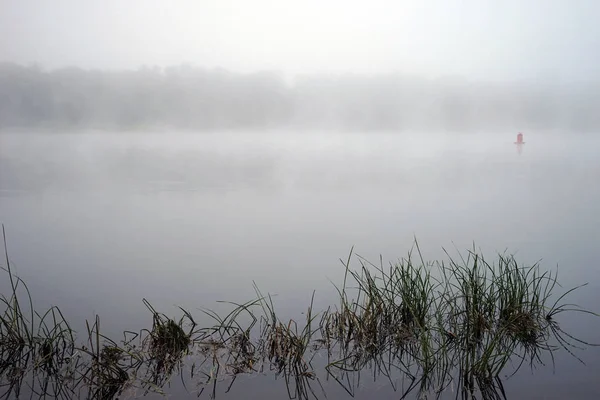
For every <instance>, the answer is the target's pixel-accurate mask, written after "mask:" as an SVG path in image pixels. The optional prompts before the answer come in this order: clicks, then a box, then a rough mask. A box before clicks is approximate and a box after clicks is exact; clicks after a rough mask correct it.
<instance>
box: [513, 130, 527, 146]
mask: <svg viewBox="0 0 600 400" xmlns="http://www.w3.org/2000/svg"><path fill="white" fill-rule="evenodd" d="M524 143H525V142H524V141H523V134H522V133H521V132H519V134H518V135H517V141H516V142H515V144H524Z"/></svg>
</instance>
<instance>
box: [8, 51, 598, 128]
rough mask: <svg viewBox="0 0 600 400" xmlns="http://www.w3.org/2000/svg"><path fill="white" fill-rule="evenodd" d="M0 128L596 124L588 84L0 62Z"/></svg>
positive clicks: (592, 87)
mask: <svg viewBox="0 0 600 400" xmlns="http://www.w3.org/2000/svg"><path fill="white" fill-rule="evenodd" d="M0 93H1V94H2V96H0V131H14V130H17V129H21V130H38V129H39V130H47V131H49V132H52V131H64V130H72V131H78V132H79V131H84V130H87V129H91V130H94V129H97V130H106V131H125V132H128V131H146V130H148V129H150V130H152V129H158V130H164V131H179V130H184V131H195V132H199V131H207V132H209V131H227V130H243V131H244V130H253V129H260V130H263V129H290V128H291V129H294V128H297V129H299V130H304V129H311V130H312V129H324V130H327V131H329V130H341V131H359V132H363V131H368V132H376V131H391V132H415V131H423V132H428V131H449V132H473V133H476V132H480V131H488V130H489V129H490V127H494V129H497V130H499V131H509V132H515V133H516V132H517V131H523V130H524V131H544V132H547V131H549V130H556V131H564V132H571V131H578V132H597V131H598V128H599V127H600V119H599V118H598V117H597V112H596V111H597V104H598V101H599V97H598V93H600V82H598V81H587V82H586V81H583V82H571V83H569V84H565V83H564V82H560V81H553V80H545V81H544V80H539V81H535V82H532V81H527V82H524V81H521V82H519V81H513V82H501V81H498V82H485V81H475V80H471V79H469V78H468V77H457V76H445V77H439V78H432V79H429V78H425V77H419V76H413V75H406V74H400V73H389V74H378V75H358V74H343V73H340V74H314V75H300V76H296V77H294V78H293V83H292V82H291V81H290V80H289V79H286V77H285V76H284V75H283V74H282V73H279V72H276V71H258V72H255V73H239V72H234V71H228V70H225V69H222V68H203V67H196V66H191V65H179V66H171V67H165V68H158V67H141V68H139V69H137V70H94V69H82V68H77V67H68V68H60V69H44V68H42V67H40V66H35V65H32V66H24V65H19V64H13V63H2V62H0Z"/></svg>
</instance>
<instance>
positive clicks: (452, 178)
mask: <svg viewBox="0 0 600 400" xmlns="http://www.w3.org/2000/svg"><path fill="white" fill-rule="evenodd" d="M599 4H600V3H598V2H597V1H594V0H578V1H577V2H576V6H575V7H574V6H573V4H571V3H568V2H564V1H560V0H531V1H527V2H523V1H521V0H506V1H502V2H493V1H488V2H484V1H480V0H466V1H460V2H451V1H445V0H422V1H388V0H370V1H369V2H359V1H353V0H344V1H341V0H331V1H328V2H322V1H316V0H305V1H302V2H294V3H292V2H278V1H271V0H253V1H251V2H249V1H240V0H219V1H201V2H198V1H188V0H182V1H178V2H160V1H147V0H131V1H128V2H122V1H116V0H105V1H103V2H82V1H80V0H77V1H75V0H60V1H38V0H35V1H31V0H19V1H16V0H5V1H3V2H2V6H0V9H1V11H0V222H1V223H3V224H4V226H5V228H6V232H7V240H8V250H9V255H10V259H11V268H12V269H13V270H14V272H16V274H17V275H18V276H20V277H21V278H23V279H24V280H25V282H26V283H27V285H28V287H29V289H30V290H31V293H32V296H33V299H34V301H35V303H36V304H37V305H39V307H40V308H45V307H48V306H51V305H56V306H59V307H60V309H61V310H62V311H63V312H64V314H65V316H66V317H67V320H69V322H70V323H71V324H72V325H73V328H74V329H76V330H77V331H78V332H79V333H82V332H85V321H86V319H88V320H91V319H93V318H94V316H95V315H96V314H99V315H100V316H101V318H102V327H103V328H102V331H103V332H104V333H105V334H108V335H109V336H113V337H115V338H116V339H119V338H120V337H121V335H122V332H123V330H124V329H131V330H139V329H141V328H148V326H149V325H150V324H151V315H150V314H149V313H148V310H147V309H146V307H145V306H144V304H143V303H142V299H144V298H145V299H148V300H149V301H150V302H151V304H152V305H153V306H155V307H156V308H157V309H158V310H160V311H161V312H165V314H167V315H171V314H172V313H177V312H179V309H177V308H176V306H182V307H183V308H185V309H189V310H197V308H198V307H209V308H214V309H216V310H220V308H219V307H222V306H223V305H222V304H219V303H216V302H217V301H219V300H228V301H234V302H244V301H247V300H249V299H252V298H255V296H256V293H255V291H254V289H253V282H255V283H256V284H257V285H258V287H260V289H261V290H262V291H263V292H264V293H270V294H272V295H274V296H275V297H274V300H275V302H276V305H277V311H278V315H279V316H280V318H281V319H282V320H285V319H287V318H299V316H303V314H301V313H302V312H305V311H306V307H307V306H308V305H309V303H310V301H311V295H312V293H313V291H315V292H316V295H315V310H322V309H324V308H327V307H328V306H330V305H331V304H332V303H335V302H336V301H337V300H338V293H337V292H336V291H335V288H334V287H333V284H332V282H334V283H338V282H340V279H342V278H343V272H344V270H343V267H342V264H341V262H340V259H345V258H346V257H347V256H348V254H349V252H350V250H351V248H353V246H354V253H355V254H359V255H361V256H363V257H365V258H366V259H368V260H370V261H372V262H373V263H376V264H378V263H379V261H380V257H381V260H382V262H383V264H384V265H385V264H387V263H388V262H394V261H396V260H397V259H398V258H400V257H406V256H407V254H408V252H409V251H411V249H413V244H414V240H415V239H416V240H418V243H419V248H420V250H421V251H422V253H423V256H424V258H425V259H426V260H443V259H447V254H446V251H447V252H448V253H449V254H450V255H451V256H454V257H459V252H461V253H462V254H464V253H465V252H466V251H467V250H468V249H471V248H472V247H473V246H476V248H477V249H480V250H481V251H482V252H483V254H484V255H486V257H487V259H488V260H489V261H491V260H493V258H494V256H495V255H496V254H497V253H499V252H500V253H503V252H505V251H507V252H508V253H514V254H515V257H516V259H517V261H519V262H522V263H524V264H526V265H531V264H533V263H535V262H538V261H540V260H541V265H542V269H544V270H545V269H556V266H557V265H558V271H559V282H560V283H562V284H563V285H564V287H563V288H561V289H565V290H567V289H569V288H571V287H573V286H575V285H579V284H582V283H585V282H589V285H587V286H585V287H583V288H581V290H578V291H577V292H575V293H574V296H573V298H572V299H571V300H572V301H573V302H575V303H578V304H579V305H581V306H582V307H584V308H587V309H591V310H592V311H600V310H599V309H598V308H597V305H599V304H600V295H599V293H600V281H599V280H598V279H597V276H598V272H597V271H598V267H597V265H598V259H599V256H600V250H598V246H597V243H598V238H600V185H598V182H599V179H600V158H598V149H600V135H598V132H600V114H598V112H597V110H598V106H599V105H600V76H599V75H598V71H599V70H600V69H599V68H598V67H599V65H600V58H598V51H597V47H598V39H597V38H598V37H600V31H599V29H598V26H599V25H598V23H597V17H596V16H597V15H598V14H599V12H600V7H599ZM518 132H523V134H524V142H525V144H523V145H521V146H517V145H516V144H515V143H514V142H515V140H516V139H515V138H516V135H517V133H518ZM0 266H2V267H3V266H4V264H3V263H2V262H0ZM356 266H357V265H355V267H356ZM0 275H1V274H0ZM8 285H9V283H8V282H6V280H2V279H0V293H1V294H3V295H4V294H6V293H8V291H9V286H8ZM195 316H196V317H197V318H198V321H197V322H199V323H200V324H201V325H202V323H203V322H207V323H212V322H213V321H207V320H206V318H205V317H204V316H203V315H202V314H201V313H198V314H195ZM560 317H561V320H560V321H559V322H560V323H561V325H563V326H566V327H568V329H567V330H568V331H570V332H573V333H574V334H575V336H577V337H581V338H582V339H584V340H586V341H589V342H594V343H600V333H599V332H600V321H599V319H598V318H593V317H589V316H582V315H577V314H568V313H565V314H563V315H561V316H560ZM588 317H589V318H588ZM81 336H82V337H83V336H85V334H82V335H81ZM579 355H580V356H581V357H582V358H583V360H584V361H586V363H587V365H586V366H584V365H582V364H580V363H578V361H577V360H576V359H574V358H572V357H570V355H569V354H567V353H566V352H562V353H560V354H559V355H558V356H557V360H556V371H554V370H553V366H552V364H551V363H548V365H546V366H545V367H540V368H538V369H537V370H536V371H535V374H534V375H529V371H528V370H526V369H525V372H523V371H521V372H520V373H519V374H517V375H516V376H515V377H513V378H511V379H510V380H509V381H508V382H507V388H508V398H528V399H534V398H539V399H562V398H585V399H587V398H600V385H599V384H598V379H597V377H598V376H600V353H599V351H598V348H594V347H590V348H588V349H587V350H586V351H585V352H582V353H581V354H579ZM0 361H1V360H0ZM544 361H550V360H544ZM269 382H270V383H269V384H263V383H264V380H263V379H256V380H255V379H252V378H249V379H247V380H246V381H244V382H242V383H239V384H236V385H235V386H234V389H232V392H231V393H230V394H229V395H226V394H224V393H223V395H224V396H223V395H222V396H220V398H221V397H222V398H237V397H241V396H246V395H248V394H249V393H251V394H255V395H256V396H257V397H260V398H280V397H281V396H286V391H285V387H284V386H285V385H284V384H283V383H282V382H281V381H275V382H273V381H269ZM0 383H4V382H0ZM179 389H180V388H176V387H175V388H173V389H172V390H173V394H174V396H175V397H177V396H178V395H181V396H184V395H183V394H182V392H181V393H180V392H179V391H178V390H179ZM327 393H328V395H329V398H333V399H338V398H339V399H342V398H346V397H347V393H346V392H344V391H343V390H342V389H341V388H340V387H339V386H336V385H335V384H328V387H327ZM374 393H375V394H376V396H377V397H378V398H397V397H398V393H392V391H391V389H390V387H389V386H386V384H385V381H381V382H377V383H375V384H367V385H365V386H364V388H363V389H362V391H359V393H358V394H357V397H358V398H365V399H367V398H372V397H373V394H374ZM452 394H455V393H451V395H452Z"/></svg>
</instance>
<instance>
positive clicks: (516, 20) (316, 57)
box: [0, 0, 600, 80]
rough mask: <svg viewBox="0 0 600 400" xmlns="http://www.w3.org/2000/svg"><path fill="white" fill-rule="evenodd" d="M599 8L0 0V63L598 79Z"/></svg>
mask: <svg viewBox="0 0 600 400" xmlns="http://www.w3.org/2000/svg"><path fill="white" fill-rule="evenodd" d="M599 16H600V0H463V1H460V0H390V1H384V0H365V1H356V0H297V1H291V0H290V1H286V0H189V1H186V0H165V1H153V0H95V1H92V0H0V61H14V62H18V63H22V64H29V63H34V62H37V63H40V64H41V65H42V66H45V67H50V68H54V67H61V66H67V65H76V66H80V67H84V68H89V67H95V68H137V67H139V66H141V65H144V64H145V65H159V66H164V65H173V64H181V63H183V62H188V63H191V64H194V65H201V66H208V67H215V66H222V67H225V68H228V69H232V70H237V71H254V70H258V69H277V70H282V71H284V72H286V73H289V74H295V73H298V72H300V73H304V72H307V73H312V72H356V73H378V72H394V71H397V72H409V73H416V74H423V75H427V76H436V75H446V74H449V75H465V76H467V77H472V78H476V79H480V78H491V79H506V78H509V79H510V78H517V79H531V78H534V77H536V76H537V77H541V78H555V79H564V80H572V79H581V78H583V79H589V78H596V77H597V76H598V74H600V72H596V71H600V68H599V67H600V51H599V50H600V28H599V25H600V24H599V23H598V17H599Z"/></svg>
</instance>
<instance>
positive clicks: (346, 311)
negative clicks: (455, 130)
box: [0, 227, 598, 399]
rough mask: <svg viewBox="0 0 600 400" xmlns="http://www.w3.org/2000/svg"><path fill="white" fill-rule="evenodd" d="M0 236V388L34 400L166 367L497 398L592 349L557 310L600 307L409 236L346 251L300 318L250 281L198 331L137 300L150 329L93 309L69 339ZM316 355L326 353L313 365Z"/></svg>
mask: <svg viewBox="0 0 600 400" xmlns="http://www.w3.org/2000/svg"><path fill="white" fill-rule="evenodd" d="M3 239H4V246H5V262H6V267H5V268H3V270H4V272H5V275H6V276H7V277H8V281H9V284H10V289H9V293H8V295H2V296H1V297H0V303H1V304H0V307H1V308H0V310H1V312H2V313H1V314H0V398H8V397H17V396H19V395H20V394H21V393H22V390H24V389H26V391H28V392H30V391H32V392H33V393H34V394H35V395H36V396H39V397H40V398H41V397H44V396H48V397H56V398H88V399H113V398H117V397H118V398H121V397H123V396H128V395H131V394H135V393H142V394H146V393H148V392H158V393H163V390H164V389H165V388H167V387H168V386H169V384H170V383H171V381H172V379H173V378H175V377H178V378H179V379H180V380H181V382H182V384H183V385H184V386H185V387H186V388H187V389H188V391H190V392H193V393H196V394H198V395H200V394H202V393H203V392H204V391H205V390H206V389H208V391H209V392H210V395H211V396H212V397H214V396H216V394H217V386H218V385H220V384H222V383H225V382H227V390H226V391H228V390H229V389H230V388H231V386H232V385H233V383H234V382H235V381H236V379H237V377H238V376H241V375H256V374H269V375H272V376H274V377H275V378H278V377H282V378H283V379H284V381H285V384H286V387H287V388H288V395H289V397H290V398H299V399H308V398H324V397H325V388H324V386H323V380H328V381H332V382H337V384H340V385H341V386H342V387H343V388H344V389H345V390H346V391H347V392H348V393H349V394H350V395H353V394H354V393H355V390H356V389H357V387H359V386H360V385H361V384H362V383H361V382H362V381H361V379H362V378H361V377H362V376H363V375H364V374H368V376H370V377H371V378H372V379H375V380H376V379H385V380H387V382H388V383H389V385H391V387H393V388H394V390H398V391H399V392H400V393H401V397H402V398H404V397H407V396H409V395H413V394H416V395H422V396H428V397H430V396H432V397H439V396H443V395H446V394H451V395H452V396H453V397H456V396H459V397H461V398H465V399H470V398H476V397H477V398H484V399H499V398H505V397H506V394H505V391H504V386H503V382H504V380H503V379H500V376H501V374H502V376H504V375H506V374H507V373H509V374H514V373H516V372H517V371H518V370H520V369H521V368H522V367H523V366H525V365H526V366H528V367H529V368H532V369H533V368H534V367H536V366H538V365H543V363H544V360H545V359H547V358H548V357H549V358H550V359H551V360H552V362H554V353H555V352H557V351H565V352H567V353H568V354H570V355H572V356H574V357H576V358H577V359H579V357H578V356H577V354H576V352H577V350H579V349H580V348H583V347H584V346H595V345H594V344H591V343H587V342H585V341H583V340H581V339H579V338H577V337H575V336H573V335H572V334H571V333H568V332H567V331H565V330H564V329H563V327H562V326H561V325H560V324H559V321H558V319H559V318H560V316H561V315H562V314H563V313H567V312H568V313H583V314H584V315H586V316H589V317H597V316H598V315H597V314H595V313H593V312H590V311H588V310H585V309H582V308H580V307H578V306H576V305H573V304H570V303H568V302H566V299H567V298H568V297H569V295H571V294H572V293H573V292H574V291H576V290H578V289H580V288H581V286H578V287H575V288H573V289H570V290H562V289H561V287H560V285H559V284H558V280H557V272H552V271H544V270H542V269H541V267H540V265H539V264H534V265H533V266H527V267H525V266H522V265H520V264H518V263H517V261H516V260H515V259H514V257H513V256H512V255H507V254H500V255H498V257H497V258H495V259H494V262H492V263H490V262H488V261H487V260H486V259H485V258H484V257H483V255H481V254H480V253H478V252H477V251H475V249H472V250H471V251H468V252H467V253H466V256H465V257H463V256H461V255H460V254H459V256H458V257H457V258H452V257H451V256H450V255H449V254H448V260H446V261H443V262H437V261H436V262H425V261H424V259H423V256H422V254H421V252H420V249H419V247H418V244H417V243H416V242H415V247H414V251H411V252H410V253H409V254H408V257H407V258H404V259H401V260H399V261H398V262H397V263H391V264H389V265H387V266H384V264H383V261H382V260H380V262H379V264H378V265H375V264H373V263H370V262H368V261H367V260H365V259H364V258H362V257H360V256H358V255H355V254H354V253H353V251H351V252H350V254H349V256H348V258H347V259H346V260H343V261H342V264H343V268H344V279H343V282H342V283H341V285H340V286H336V287H335V289H336V291H337V293H338V296H339V302H338V304H336V305H332V306H330V307H329V308H328V309H326V310H323V311H321V312H316V311H315V310H314V307H313V304H314V296H315V293H313V294H312V297H311V301H310V304H309V305H308V307H307V309H306V312H305V313H304V314H305V315H304V316H303V318H301V319H298V320H294V319H285V320H284V319H281V318H280V316H279V315H278V313H277V311H276V307H275V304H274V301H273V298H272V296H271V295H269V294H266V295H263V293H261V291H260V290H259V288H258V286H257V285H256V284H255V291H256V298H255V299H252V300H250V301H248V302H246V303H231V302H223V303H225V304H227V305H228V306H229V307H230V311H229V312H227V313H224V314H222V315H221V314H219V313H216V312H214V311H212V310H209V309H201V312H202V314H203V315H204V316H205V317H210V319H212V320H213V321H214V323H213V325H211V326H208V327H202V328H200V327H198V326H197V324H196V322H195V319H194V317H193V316H192V314H191V313H190V312H189V311H187V310H184V309H180V311H181V313H182V315H181V317H179V318H171V317H169V316H167V315H165V314H162V313H160V312H158V311H156V310H155V308H154V307H153V306H152V305H151V304H150V302H148V301H147V300H146V299H143V302H144V304H145V305H146V307H147V309H148V310H149V311H150V314H151V316H152V326H151V328H149V329H144V330H142V331H140V332H132V331H125V332H124V336H123V339H122V340H120V341H115V340H112V339H110V338H108V337H106V336H104V335H103V334H102V333H101V327H100V319H99V317H96V318H95V320H94V321H93V322H92V323H90V322H88V321H86V327H87V328H86V331H85V338H84V339H83V340H82V342H80V341H79V340H80V339H77V338H76V336H75V333H74V332H73V330H72V329H71V328H70V325H69V323H68V322H67V321H66V320H65V318H64V317H63V315H62V313H61V312H60V309H59V308H57V307H51V308H49V309H48V310H47V311H45V312H43V313H38V312H36V311H35V308H34V304H33V300H32V296H31V293H30V292H29V290H28V288H27V286H26V285H25V283H24V282H23V281H22V280H21V279H19V278H18V277H17V276H15V274H14V273H13V270H12V269H11V264H10V258H9V256H8V250H7V246H6V235H5V233H4V227H3ZM353 260H355V261H356V262H357V263H358V268H357V269H353V268H352V267H351V264H352V261H353ZM559 289H561V293H556V292H557V291H558V290H559ZM317 355H319V356H321V357H320V358H319V359H320V360H326V362H325V363H324V364H323V365H321V366H319V365H318V364H319V363H318V362H317V363H315V357H316V356H317ZM580 361H581V360H580ZM321 364H322V363H321ZM452 391H454V392H452ZM34 397H35V396H34Z"/></svg>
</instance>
